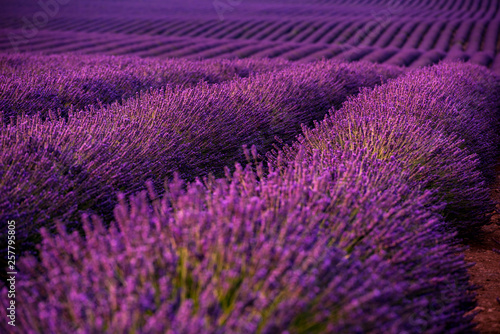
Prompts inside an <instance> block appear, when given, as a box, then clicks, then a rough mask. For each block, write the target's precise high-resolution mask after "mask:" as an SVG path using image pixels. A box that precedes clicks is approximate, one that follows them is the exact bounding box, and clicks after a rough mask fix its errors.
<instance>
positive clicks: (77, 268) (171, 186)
mask: <svg viewBox="0 0 500 334" xmlns="http://www.w3.org/2000/svg"><path fill="white" fill-rule="evenodd" d="M476 71H477V67H474V66H469V65H463V64H459V65H439V66H437V67H435V68H428V69H423V70H421V71H415V72H410V73H409V74H407V75H405V76H403V77H400V78H398V79H395V80H394V81H391V82H389V83H387V84H384V85H382V86H380V87H377V88H375V89H374V90H372V91H368V90H367V91H364V92H363V93H361V94H360V95H359V96H358V97H356V98H353V99H350V100H349V101H348V102H347V103H346V104H345V105H344V107H343V108H342V109H340V110H338V111H332V112H331V113H330V115H329V117H328V118H326V119H325V120H324V121H322V122H321V123H317V124H316V128H315V129H313V130H308V129H306V128H304V135H303V136H302V137H301V138H300V139H299V141H298V142H297V143H295V144H292V145H291V146H287V147H285V148H284V150H283V151H279V152H275V153H274V154H272V155H269V158H270V159H271V161H270V163H269V165H268V166H267V167H264V165H263V163H262V162H259V161H258V148H257V147H256V146H253V147H252V149H251V151H250V152H245V153H247V155H248V156H252V158H251V159H250V160H252V159H253V161H255V163H252V164H249V165H247V166H246V167H245V168H243V167H242V166H241V165H239V164H236V165H235V168H236V169H235V171H234V172H231V171H230V170H229V169H226V176H225V177H223V178H216V177H213V176H208V177H205V178H203V180H200V179H196V180H195V181H194V182H191V183H188V184H185V183H184V181H183V180H182V178H180V177H179V175H178V174H176V177H175V178H174V180H172V181H170V182H167V183H166V189H165V190H166V192H165V194H164V195H163V196H158V195H157V193H156V191H155V186H154V184H153V183H152V182H149V183H148V184H147V185H148V186H147V188H148V189H147V192H146V191H144V192H140V193H138V194H136V195H134V196H131V197H130V200H129V201H127V200H126V196H125V195H123V194H122V195H120V200H119V204H118V205H117V206H116V207H115V210H114V216H115V222H113V223H112V224H111V226H110V227H109V228H108V227H106V226H105V224H103V222H102V220H101V219H100V218H98V217H97V216H93V217H92V218H89V217H88V216H85V217H84V219H83V229H84V235H80V234H79V233H78V232H76V231H75V232H68V231H67V230H66V227H65V226H64V224H63V223H61V222H60V223H58V225H57V231H58V233H57V234H56V235H52V234H50V233H49V232H48V230H47V229H45V228H43V229H42V235H43V241H42V243H41V246H40V259H39V260H38V259H36V258H35V257H32V256H25V257H24V259H23V260H22V261H21V268H20V273H22V274H21V275H23V276H22V277H21V279H20V280H19V281H20V282H19V286H18V291H19V300H22V301H23V305H22V307H20V310H19V313H18V321H19V326H18V327H16V329H17V330H21V329H22V330H23V331H31V332H34V333H37V332H43V333H45V332H54V333H65V332H73V331H80V332H89V333H92V332H111V333H123V332H131V333H132V332H135V333H160V332H167V333H280V332H289V333H403V332H404V333H422V332H426V333H443V332H446V333H462V332H470V331H472V327H473V326H472V324H471V317H472V316H471V315H466V313H467V311H469V310H471V309H472V307H473V304H474V303H473V294H472V293H471V287H470V286H469V283H468V276H467V273H466V267H467V265H466V264H465V262H464V260H463V257H462V256H460V255H458V254H457V253H458V252H459V251H460V250H461V249H460V248H459V247H458V246H457V245H456V244H455V241H454V240H455V239H454V237H455V235H454V233H450V231H449V230H450V229H451V227H450V225H452V224H455V225H456V226H458V227H464V225H465V223H466V221H464V220H460V221H458V214H460V215H462V214H464V215H465V216H464V217H465V218H464V219H467V217H468V216H467V215H466V214H467V213H466V212H465V211H464V210H461V211H453V210H459V209H460V208H459V205H468V206H470V208H471V210H473V211H474V212H475V213H476V214H479V215H481V214H482V215H484V214H485V213H484V212H481V210H487V209H488V208H489V206H488V203H486V202H487V201H486V199H485V198H484V191H485V188H484V184H483V179H484V176H482V174H481V171H480V169H479V167H480V166H481V165H480V161H479V160H478V158H477V156H476V155H474V154H472V153H470V152H471V151H470V150H472V149H473V148H474V147H475V146H474V145H475V144H474V143H470V142H468V141H467V138H466V137H464V139H461V138H460V134H459V133H456V132H454V131H455V130H453V129H444V128H443V126H444V125H443V124H445V123H446V119H444V120H442V119H443V117H441V116H442V115H450V117H451V115H456V114H453V111H454V110H455V109H453V108H456V109H457V110H462V109H459V107H460V108H462V107H463V108H466V107H467V106H469V107H471V106H470V103H472V101H475V102H476V103H480V104H481V106H483V107H484V108H486V109H485V110H483V111H484V112H485V115H492V116H493V115H494V114H493V113H494V110H489V109H487V108H489V107H495V108H498V105H494V102H493V101H492V102H491V104H490V102H488V101H487V100H488V99H489V98H493V97H491V96H488V95H487V94H488V93H489V92H488V91H487V90H486V89H478V90H477V91H474V94H475V97H477V98H478V99H479V100H475V99H474V100H471V101H469V100H468V98H469V96H468V95H467V94H465V93H464V92H469V91H470V90H471V89H473V86H474V85H480V83H479V82H475V81H473V80H470V81H469V80H466V78H477V75H478V74H477V73H474V72H476ZM436 73H447V74H446V75H447V76H455V74H454V73H456V77H455V78H451V79H450V78H447V77H440V76H439V75H436ZM273 75H275V74H273ZM481 75H482V76H483V78H484V79H487V80H486V82H489V81H488V80H490V79H491V76H490V74H488V73H486V72H484V73H482V74H481ZM412 81H414V82H416V83H421V84H422V85H421V86H418V85H415V86H411V84H410V83H409V82H412ZM432 81H435V84H436V85H437V86H438V87H439V86H440V85H441V84H442V83H443V82H453V83H454V84H456V85H457V86H456V87H455V91H454V92H455V93H456V94H454V95H452V96H453V98H452V100H446V99H436V100H435V101H428V103H429V104H430V105H422V103H423V101H422V100H420V99H419V98H418V96H419V94H423V95H424V96H426V94H427V90H429V89H432V87H433V86H432V85H430V87H429V86H426V85H425V83H426V82H429V83H430V82H432ZM491 85H492V87H493V86H494V83H493V82H491ZM398 87H403V88H401V89H405V87H413V90H410V91H409V93H408V94H410V95H411V96H409V97H406V96H405V97H401V98H398V97H397V96H395V95H396V93H397V92H398V91H397V89H398ZM496 87H498V85H497V86H496ZM408 89H409V88H408ZM393 95H394V97H393V98H391V97H392V96H393ZM412 97H414V98H413V99H412ZM137 101H140V100H137ZM479 101H481V102H479ZM433 103H435V104H438V105H439V107H440V108H437V109H431V110H436V111H441V112H442V113H443V114H437V115H430V114H426V113H425V108H427V107H432V105H433ZM446 108H452V109H450V110H452V111H449V110H448V109H446ZM471 108H472V107H471ZM144 110H147V108H144ZM464 110H465V109H464ZM471 112H472V109H471ZM463 113H464V114H466V112H465V111H463ZM460 115H461V113H460ZM485 117H487V116H485ZM485 119H486V118H485ZM458 120H459V121H460V123H461V125H456V126H457V127H456V129H459V128H460V127H463V128H464V129H465V127H466V126H467V125H468V124H470V125H471V126H472V125H474V124H475V123H468V119H467V118H465V119H464V120H461V119H460V118H458ZM457 122H458V121H457ZM477 124H478V126H479V125H482V122H481V119H479V120H478V123H477ZM454 129H455V128H454ZM456 131H458V130H456ZM487 133H490V132H488V131H486V130H485V136H487ZM481 147H482V146H481ZM448 193H449V194H452V195H449V194H448ZM474 201H479V204H477V205H476V206H473V205H474V203H473V202H474ZM454 213H457V215H454ZM443 214H444V216H443ZM467 222H468V223H471V224H472V225H471V226H474V224H473V222H470V221H468V220H467ZM477 225H478V224H476V226H477ZM4 292H5V291H4ZM5 295H6V294H5V293H2V296H5ZM1 303H2V307H0V316H1V317H4V316H5V309H6V304H5V303H6V299H5V298H4V297H2V299H1ZM2 326H5V324H3V325H2Z"/></svg>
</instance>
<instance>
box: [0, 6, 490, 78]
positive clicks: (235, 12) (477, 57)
mask: <svg viewBox="0 0 500 334" xmlns="http://www.w3.org/2000/svg"><path fill="white" fill-rule="evenodd" d="M60 2H61V4H59V3H56V2H55V0H54V2H51V1H47V2H44V3H51V4H52V5H51V6H47V7H45V9H44V8H42V6H41V5H40V4H38V3H37V2H35V1H26V0H23V1H12V0H11V1H3V3H2V12H1V14H0V17H1V20H0V50H1V51H15V50H19V51H34V52H41V53H63V52H81V53H87V54H103V53H104V54H113V55H119V54H129V55H138V56H141V57H182V58H188V59H198V58H232V57H237V58H246V57H269V58H274V57H282V58H286V59H288V60H295V61H311V60H314V59H319V58H327V59H330V58H338V59H342V60H348V61H355V60H367V61H371V62H376V63H387V64H393V65H402V66H410V67H418V66H424V65H429V64H433V63H437V62H439V61H440V60H443V59H444V60H458V59H461V60H466V61H467V60H469V61H470V62H472V63H476V64H481V65H484V66H487V67H489V68H492V69H494V70H496V71H500V58H499V56H498V52H499V48H500V39H499V35H498V34H499V27H500V2H499V1H496V0H459V1H454V0H453V1H452V0H442V1H424V0H416V1H412V0H410V1H388V0H374V1H368V0H359V1H346V0H331V1H308V2H307V3H304V2H302V1H293V0H280V1H273V2H272V3H270V2H269V1H263V0H186V1H178V0H174V1H155V0H153V1H127V0H126V1H109V0H104V1H98V0H91V1H78V0H64V1H62V0H61V1H60ZM54 4H56V5H54ZM44 13H45V14H44ZM47 13H48V14H47Z"/></svg>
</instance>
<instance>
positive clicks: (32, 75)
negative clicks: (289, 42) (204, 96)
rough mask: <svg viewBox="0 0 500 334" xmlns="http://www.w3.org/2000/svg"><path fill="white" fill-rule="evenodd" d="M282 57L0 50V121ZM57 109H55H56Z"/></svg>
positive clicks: (254, 67)
mask: <svg viewBox="0 0 500 334" xmlns="http://www.w3.org/2000/svg"><path fill="white" fill-rule="evenodd" d="M288 65H289V63H288V62H287V61H285V60H268V59H261V60H257V59H246V60H233V61H229V60H207V61H186V60H173V59H166V60H160V59H141V58H137V57H121V56H120V57H113V56H102V55H100V56H84V55H71V54H65V55H52V56H46V55H45V56H44V55H30V54H2V55H0V68H1V73H0V90H1V92H2V93H1V95H0V113H1V114H2V120H3V122H4V123H5V122H9V121H10V118H11V117H14V118H15V117H17V116H18V115H22V114H26V115H40V116H41V117H43V118H46V117H47V116H48V115H49V112H50V111H52V112H53V113H54V115H56V114H57V113H58V114H60V115H61V114H62V115H64V116H67V113H68V110H69V109H70V108H71V107H72V108H74V109H83V108H85V107H86V106H88V105H94V104H97V103H99V102H100V103H104V104H107V103H111V102H113V101H120V100H124V99H127V98H130V97H133V96H134V95H135V94H136V92H138V91H141V90H146V89H150V88H159V87H164V86H166V85H175V86H181V87H190V86H194V85H196V84H197V83H199V82H202V81H205V82H208V83H220V82H224V81H228V80H232V79H235V78H238V77H248V76H249V75H251V74H252V73H259V72H268V71H272V70H279V69H283V68H285V67H287V66H288ZM58 110H59V111H58Z"/></svg>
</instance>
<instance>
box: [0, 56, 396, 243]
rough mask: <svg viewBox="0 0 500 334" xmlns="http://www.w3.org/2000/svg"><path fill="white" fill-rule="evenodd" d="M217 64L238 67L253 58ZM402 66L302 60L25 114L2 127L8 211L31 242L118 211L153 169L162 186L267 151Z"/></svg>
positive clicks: (0, 166) (0, 212)
mask: <svg viewBox="0 0 500 334" xmlns="http://www.w3.org/2000/svg"><path fill="white" fill-rule="evenodd" d="M184 63H185V62H184V61H181V62H180V64H181V65H182V64H184ZM209 64H212V65H210V66H209V68H214V67H215V65H214V64H218V65H217V66H219V67H223V68H225V69H226V71H222V72H221V73H225V72H229V73H233V72H237V69H238V68H239V67H238V66H239V65H238V64H240V65H241V64H247V65H248V64H253V62H252V61H249V62H241V61H237V62H236V63H235V65H233V66H231V65H229V63H228V64H225V63H224V62H222V63H211V62H209ZM255 64H258V62H257V61H255ZM262 64H268V65H269V66H270V64H271V62H270V61H263V63H262ZM278 64H282V63H281V62H278ZM255 66H256V67H257V65H255ZM262 66H264V65H262ZM280 66H281V65H280ZM181 68H183V67H182V66H181ZM214 71H215V70H214ZM400 73H401V69H398V68H393V67H388V66H382V65H373V64H352V65H349V64H344V63H339V62H336V61H322V62H317V63H315V64H294V65H289V66H287V67H286V68H285V69H281V70H274V71H269V72H266V73H261V74H251V75H249V77H248V78H238V79H235V80H231V81H228V82H224V83H219V84H211V85H210V84H208V83H206V82H202V83H200V84H198V85H195V86H194V87H191V88H179V87H172V86H166V87H164V88H162V89H159V90H153V91H150V92H143V93H140V94H138V95H137V96H136V97H135V98H131V99H128V100H126V101H123V102H122V103H117V102H115V103H113V104H112V105H107V106H97V107H96V106H91V107H88V108H86V109H84V110H80V111H71V112H70V113H69V115H68V119H67V120H65V119H53V120H45V121H43V120H42V119H41V118H40V117H39V116H37V115H35V116H24V117H17V118H16V119H15V121H14V122H13V123H10V124H7V125H4V126H3V127H2V128H1V134H0V147H2V151H1V153H0V154H1V159H0V173H1V175H2V178H1V181H0V182H1V184H0V185H1V188H2V192H1V194H0V219H1V220H2V221H4V222H7V220H8V219H15V220H17V221H19V224H18V226H17V228H18V230H17V233H18V236H19V238H20V240H23V241H24V242H23V243H21V242H20V244H22V245H25V247H27V246H28V245H29V246H31V244H29V243H28V242H27V241H26V239H28V238H31V237H33V236H36V235H37V234H38V229H39V227H41V226H46V227H49V228H50V227H53V226H54V220H56V219H63V220H65V221H66V222H67V224H68V226H70V225H71V222H74V223H76V225H77V226H78V225H79V223H78V221H79V219H80V215H81V213H82V212H89V211H90V212H94V213H97V214H99V215H101V216H103V217H105V218H106V219H111V217H112V210H113V207H114V206H115V204H116V193H117V192H118V191H121V192H125V193H126V194H132V193H134V192H137V191H139V190H141V189H144V182H145V181H146V180H148V179H152V180H153V182H154V184H155V187H157V188H160V187H161V186H162V185H163V182H164V180H165V178H171V176H172V173H173V172H174V171H177V170H178V171H180V172H181V176H182V177H183V178H186V179H189V180H192V179H194V177H196V176H203V175H206V174H208V173H210V172H213V173H215V174H218V175H221V176H222V175H223V167H224V166H225V165H232V164H234V161H242V160H244V158H245V155H244V153H243V150H242V148H241V147H242V145H248V146H251V145H256V146H257V147H258V151H259V153H262V154H263V153H265V152H266V151H268V150H270V149H271V148H272V147H273V146H272V145H273V144H274V143H276V141H275V140H274V137H275V136H279V137H281V139H282V140H284V141H290V140H292V139H293V138H294V136H295V135H296V134H297V133H298V132H299V131H300V124H301V123H306V124H308V123H311V122H312V121H313V120H317V119H321V118H323V117H324V115H325V114H326V112H327V111H328V109H329V108H330V107H331V106H337V107H338V106H340V104H341V103H342V102H343V101H345V100H346V99H347V97H348V96H349V95H351V94H355V93H357V92H358V91H359V88H360V87H364V86H369V87H373V86H374V85H376V84H378V83H381V82H382V81H383V80H386V79H388V78H391V77H396V76H397V75H399V74H400ZM220 76H223V74H220ZM2 224H3V225H2V229H4V228H6V226H7V225H6V223H2Z"/></svg>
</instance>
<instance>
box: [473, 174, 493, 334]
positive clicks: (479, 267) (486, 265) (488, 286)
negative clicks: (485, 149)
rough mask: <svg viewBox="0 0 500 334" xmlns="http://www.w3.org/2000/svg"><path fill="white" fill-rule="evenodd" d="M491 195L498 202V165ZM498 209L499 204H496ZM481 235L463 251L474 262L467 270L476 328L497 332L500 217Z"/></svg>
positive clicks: (484, 229) (482, 333) (485, 331)
mask: <svg viewBox="0 0 500 334" xmlns="http://www.w3.org/2000/svg"><path fill="white" fill-rule="evenodd" d="M491 195H492V197H493V199H495V200H496V201H497V203H500V165H499V166H498V167H497V179H496V181H495V183H494V184H493V186H492V189H491ZM497 208H498V209H499V210H500V204H497ZM483 232H484V235H483V236H482V237H481V238H479V239H478V240H476V241H474V242H470V243H469V244H468V246H469V247H470V248H469V249H468V250H467V251H465V259H466V260H467V261H468V262H474V263H476V265H475V266H473V267H471V268H470V269H469V275H470V276H471V282H472V284H474V285H478V286H479V288H478V289H477V290H476V294H477V304H478V306H477V307H476V308H475V311H478V312H479V313H478V314H477V315H476V317H475V322H476V323H477V327H476V329H477V330H478V331H479V332H480V333H481V334H493V333H500V253H496V252H495V251H494V249H496V250H498V251H499V252H500V214H495V215H494V216H493V217H492V222H491V224H490V225H487V226H484V227H483Z"/></svg>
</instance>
